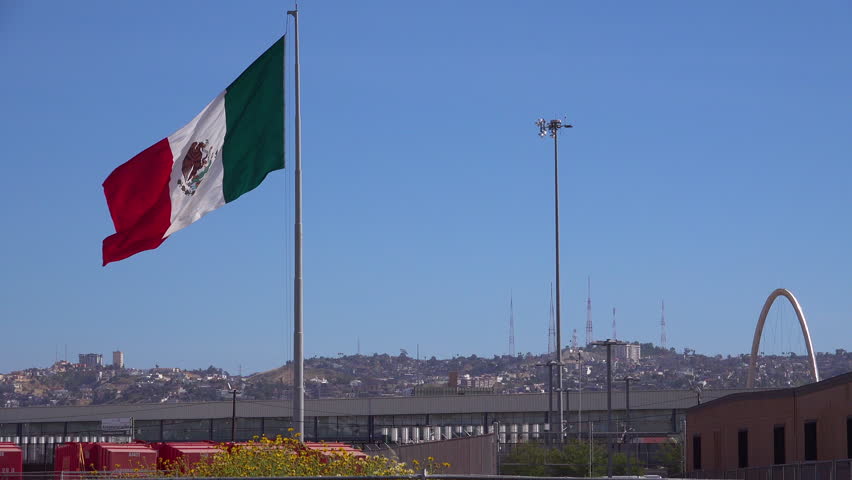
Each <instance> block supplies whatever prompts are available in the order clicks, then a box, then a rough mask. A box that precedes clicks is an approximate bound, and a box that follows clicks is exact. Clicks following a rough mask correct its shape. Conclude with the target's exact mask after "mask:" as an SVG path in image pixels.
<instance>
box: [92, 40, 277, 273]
mask: <svg viewBox="0 0 852 480" xmlns="http://www.w3.org/2000/svg"><path fill="white" fill-rule="evenodd" d="M281 168H284V37H281V38H280V39H279V40H278V41H277V42H275V44H273V45H272V46H271V47H270V48H269V49H268V50H267V51H266V52H264V53H263V55H261V56H260V57H259V58H258V59H257V60H255V61H254V63H252V64H251V65H250V66H249V67H248V69H247V70H246V71H245V72H243V73H242V74H241V75H240V76H239V77H238V78H237V79H236V80H234V82H233V83H232V84H230V85H229V86H228V88H226V89H225V91H224V92H222V93H220V94H219V95H218V96H217V97H216V98H214V99H213V101H212V102H210V103H209V104H208V105H207V106H206V107H204V110H202V111H201V113H199V114H198V115H197V116H196V117H195V118H193V119H192V121H191V122H189V123H188V124H186V126H184V127H183V128H181V129H180V130H178V131H177V132H175V133H173V134H172V135H170V136H168V137H167V138H164V139H162V140H160V141H159V142H157V143H155V144H154V145H152V146H150V147H148V148H147V149H146V150H144V151H143V152H141V153H139V154H138V155H136V156H135V157H133V158H131V159H130V160H129V161H128V162H127V163H125V164H123V165H121V166H120V167H118V168H116V169H115V170H114V171H113V172H112V173H111V174H110V175H109V177H107V179H106V180H105V181H104V184H103V187H104V194H105V195H106V200H107V205H108V206H109V212H110V215H112V221H113V224H114V225H115V232H116V233H115V234H113V235H110V236H109V237H107V238H105V239H104V243H103V262H104V263H103V264H104V265H106V264H108V263H110V262H115V261H118V260H122V259H125V258H127V257H129V256H131V255H134V254H136V253H139V252H141V251H144V250H151V249H154V248H157V247H159V246H160V244H161V243H163V241H165V239H166V238H168V236H169V235H171V234H173V233H174V232H176V231H178V230H180V229H182V228H183V227H186V226H187V225H189V224H191V223H192V222H195V221H196V220H198V219H199V218H201V217H203V216H204V215H205V214H207V213H208V212H211V211H213V210H215V209H217V208H219V207H221V206H222V205H224V204H226V203H229V202H232V201H234V200H236V199H237V198H239V197H240V195H242V194H244V193H246V192H248V191H250V190H252V189H254V188H255V187H257V186H258V185H260V182H262V181H263V179H264V178H266V175H267V174H268V173H269V172H271V171H273V170H278V169H281Z"/></svg>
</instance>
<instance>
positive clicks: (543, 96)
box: [0, 0, 852, 373]
mask: <svg viewBox="0 0 852 480" xmlns="http://www.w3.org/2000/svg"><path fill="white" fill-rule="evenodd" d="M288 7H289V8H292V4H287V3H286V2H280V1H274V2H273V1H267V2H263V1H252V2H212V1H188V2H166V1H156V2H113V1H98V2H94V1H83V2H59V1H56V2H48V1H41V2H28V1H23V0H21V1H8V0H0V59H2V75H0V105H2V111H3V115H2V116H0V132H2V138H3V142H2V144H3V159H2V162H3V167H4V168H3V175H2V176H0V187H2V191H3V192H4V199H5V201H4V202H2V207H0V222H2V225H3V234H2V235H0V250H2V257H0V258H2V263H0V271H2V275H0V321H2V330H3V331H2V348H0V371H9V370H13V369H18V368H24V367H28V366H47V365H49V364H50V363H52V362H53V360H54V358H55V356H56V351H57V349H58V351H59V356H60V357H62V356H63V355H64V349H65V345H67V347H68V353H69V356H70V357H72V358H76V355H77V353H81V352H102V353H104V354H105V356H107V355H108V354H109V352H111V351H112V350H113V349H115V348H119V349H121V350H123V351H124V352H125V353H126V357H127V362H128V364H129V365H130V366H136V367H149V366H153V365H154V364H159V365H162V366H177V367H184V368H194V367H206V366H207V365H209V364H215V365H217V366H221V367H223V368H226V369H228V370H230V371H232V372H236V371H237V369H238V368H239V367H238V366H239V365H242V368H243V372H244V373H248V372H253V371H259V370H265V369H269V368H272V367H274V366H277V365H280V364H281V363H283V361H284V360H286V359H288V358H289V357H290V356H291V354H292V347H291V344H290V342H291V340H290V338H291V334H290V329H291V328H292V327H291V325H292V319H291V317H292V314H291V313H290V311H291V308H292V301H291V299H290V288H291V286H292V281H291V280H290V277H291V273H288V269H291V268H292V260H291V259H290V257H291V253H290V250H291V249H292V243H293V242H292V240H291V239H290V235H292V227H291V226H289V222H292V212H291V210H292V206H293V202H292V200H291V199H290V197H291V195H292V191H291V189H290V187H289V185H290V184H291V183H292V172H289V171H288V172H276V173H274V174H272V175H271V176H270V177H269V179H268V180H267V181H266V182H265V183H264V184H263V185H261V187H260V188H259V189H258V190H256V191H254V192H252V193H250V194H248V195H246V196H244V197H242V198H240V199H239V201H237V202H235V203H234V204H229V205H227V206H225V207H224V208H222V209H220V210H218V211H216V212H214V213H213V214H211V215H208V216H207V217H205V218H204V219H203V220H202V221H200V222H198V223H196V224H194V225H192V226H190V227H188V228H187V229H185V230H182V231H180V232H178V233H177V234H175V235H174V236H172V237H171V238H169V240H168V241H166V242H165V243H164V244H163V246H162V247H160V248H159V249H157V250H155V251H152V252H145V253H142V254H139V255H137V256H135V257H133V258H131V259H128V260H125V261H122V262H119V263H116V264H112V265H109V266H108V267H106V268H102V267H101V266H100V248H101V241H102V239H103V238H104V237H106V236H107V235H109V234H111V233H112V232H113V228H112V224H111V221H110V218H109V214H108V211H107V207H106V204H105V201H104V199H103V193H102V190H101V182H102V181H103V180H104V178H106V176H107V175H108V174H109V173H110V171H112V169H113V168H115V167H117V166H118V165H120V164H121V163H123V162H125V161H126V160H128V159H129V158H131V157H132V156H133V155H135V154H136V153H137V152H138V151H140V150H142V149H144V148H146V147H147V146H149V145H151V144H153V143H154V142H156V141H157V140H159V139H161V138H163V137H165V136H167V135H169V134H171V133H172V132H173V131H175V130H176V129H178V128H179V127H181V126H182V125H184V124H185V123H186V122H187V121H189V120H190V119H191V118H192V117H193V116H195V115H196V114H197V113H198V112H199V111H200V110H201V108H202V107H203V106H204V105H205V104H207V102H209V101H210V100H211V99H212V98H213V97H214V96H216V95H217V94H218V93H219V92H220V91H221V90H222V89H223V88H224V87H225V86H226V85H227V84H228V83H230V82H231V81H232V80H233V79H234V78H235V77H236V76H237V75H238V74H239V73H240V72H241V71H242V70H243V69H244V68H245V67H246V66H247V65H248V64H249V63H250V62H251V61H252V60H253V59H254V58H255V57H256V56H257V55H258V54H260V53H261V52H262V51H263V50H264V49H265V48H266V47H267V46H268V45H269V44H271V43H272V42H273V41H274V40H275V39H276V38H277V37H278V36H279V35H281V34H282V33H283V31H284V11H285V10H286V9H287V8H288ZM300 10H301V20H302V23H301V25H300V27H301V35H302V37H301V41H302V82H303V121H304V125H303V159H304V199H305V210H304V212H305V292H306V293H305V302H306V306H305V324H306V329H305V351H306V354H307V355H308V356H312V355H336V354H337V353H338V352H345V353H354V352H355V350H356V345H357V342H358V339H359V338H360V346H361V352H362V353H372V352H388V353H398V352H399V349H401V348H404V349H407V350H408V351H409V352H410V353H411V354H412V355H413V354H414V351H415V350H416V347H417V345H418V344H419V345H420V351H421V354H423V355H426V356H432V355H436V356H438V357H447V356H451V355H454V354H465V355H467V354H471V353H476V354H478V355H489V356H490V355H493V354H495V353H496V354H503V353H506V352H507V350H508V315H509V311H508V310H509V309H508V305H509V296H510V292H512V295H513V296H514V305H515V317H516V326H515V328H516V331H515V337H516V345H517V350H518V351H521V352H527V351H530V352H542V351H544V350H545V349H546V347H547V338H546V334H547V322H548V313H547V312H548V309H549V288H550V283H551V281H552V278H553V271H552V265H553V257H552V256H553V253H552V251H553V224H552V221H553V219H552V215H553V210H552V143H551V142H550V141H549V140H542V139H540V138H538V136H537V135H536V133H537V130H536V127H535V126H534V124H533V122H534V121H535V119H536V118H538V117H540V116H544V117H547V118H553V117H554V116H562V115H567V116H568V119H569V121H571V122H572V123H573V124H574V125H575V128H574V129H573V130H571V131H566V132H564V133H563V136H562V141H561V143H560V146H561V151H560V153H561V157H560V158H561V165H560V166H561V171H560V174H561V185H562V189H561V195H562V197H561V200H562V212H561V213H562V235H563V236H562V269H563V270H562V271H563V289H562V293H563V343H565V344H567V343H569V342H570V339H571V331H572V330H573V329H575V328H576V329H577V331H578V334H579V338H580V339H581V340H582V339H583V338H584V336H585V335H584V324H585V300H586V277H587V276H588V275H590V276H591V277H592V297H593V303H594V318H595V326H596V328H595V331H596V336H598V337H607V336H610V334H609V332H610V327H609V324H610V311H611V308H612V307H613V306H616V307H617V308H618V322H619V324H618V335H619V337H620V338H626V339H636V340H641V341H655V342H656V341H657V340H658V339H659V336H660V332H659V325H658V324H659V316H660V311H659V310H660V309H659V305H660V300H661V299H663V298H664V299H665V301H666V313H667V320H668V324H669V327H668V338H669V344H670V346H674V347H676V348H678V349H681V348H683V347H685V346H686V347H690V348H694V349H696V350H698V351H699V352H703V353H709V354H715V353H725V354H727V353H741V352H747V351H748V350H749V347H750V342H751V336H752V334H753V331H754V324H755V322H756V320H757V315H758V313H759V311H760V308H761V306H762V303H763V301H764V299H765V298H766V296H767V295H768V294H769V293H770V292H771V291H772V290H773V289H774V288H776V287H778V286H785V287H787V288H790V289H791V290H792V291H793V292H794V293H795V294H796V295H797V296H798V298H799V300H800V301H801V303H802V305H803V307H804V310H805V313H806V315H807V316H808V318H809V321H810V326H811V332H812V335H813V338H814V344H815V347H816V349H817V350H819V351H833V350H834V349H836V348H846V349H849V348H850V347H852V342H850V338H852V335H850V331H852V329H850V316H852V275H850V272H852V250H850V248H852V247H850V246H852V226H851V225H852V222H850V211H852V209H850V206H851V205H852V188H850V181H852V162H850V160H852V153H850V152H852V134H850V127H852V94H850V85H852V62H850V47H852V29H850V28H849V26H850V25H851V24H852V5H850V3H849V2H848V1H822V2H798V1H754V2H736V1H723V2H682V1H654V2H598V1H585V2H579V1H572V2H565V1H541V2H518V1H504V2H498V1H487V2H486V1H476V2H474V1H471V2H457V1H434V0H430V1H428V2H426V1H423V2H399V1H387V2H377V1H367V2H351V1H322V2H320V1H306V2H304V4H303V5H300ZM290 32H291V33H292V25H291V27H290ZM289 48H291V49H292V43H290V44H289ZM291 73H292V71H291ZM288 115H289V117H288V118H292V103H290V105H289V106H288ZM290 138H291V139H292V133H290ZM288 153H292V142H291V143H290V148H288ZM291 159H292V157H291V158H290V160H291ZM779 315H780V314H779ZM785 316H786V317H787V318H791V317H792V314H789V315H788V314H785Z"/></svg>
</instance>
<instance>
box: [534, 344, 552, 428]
mask: <svg viewBox="0 0 852 480" xmlns="http://www.w3.org/2000/svg"><path fill="white" fill-rule="evenodd" d="M554 365H556V362H554V361H553V360H551V361H549V362H547V363H536V364H535V366H536V367H547V423H546V424H545V425H546V426H547V433H546V434H545V436H544V441H545V443H547V444H548V445H550V444H551V443H552V440H551V437H552V436H553V367H554Z"/></svg>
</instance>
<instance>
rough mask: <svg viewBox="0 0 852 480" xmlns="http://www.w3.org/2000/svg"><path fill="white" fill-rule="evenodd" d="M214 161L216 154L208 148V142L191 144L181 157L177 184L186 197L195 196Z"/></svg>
mask: <svg viewBox="0 0 852 480" xmlns="http://www.w3.org/2000/svg"><path fill="white" fill-rule="evenodd" d="M215 159H216V153H215V152H213V149H212V148H210V141H209V140H204V141H203V142H192V145H190V146H189V150H188V151H187V152H186V155H184V157H183V164H182V165H181V178H178V181H177V184H178V186H179V187H180V189H181V191H182V192H183V193H184V194H186V195H195V191H196V190H198V186H199V185H200V184H201V181H202V180H204V176H205V175H207V172H208V171H209V170H210V165H211V164H212V163H213V160H215Z"/></svg>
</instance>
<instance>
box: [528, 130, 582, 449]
mask: <svg viewBox="0 0 852 480" xmlns="http://www.w3.org/2000/svg"><path fill="white" fill-rule="evenodd" d="M535 124H536V126H537V127H538V136H539V137H542V138H544V137H546V136H548V135H550V136H551V137H552V138H553V205H554V209H553V211H554V223H555V227H556V228H555V231H556V259H555V263H556V359H555V360H556V365H558V366H559V384H558V386H557V390H558V391H559V399H558V402H557V408H558V409H559V438H560V442H561V441H562V440H561V439H562V434H563V432H564V431H565V409H564V406H563V404H562V317H561V315H562V308H561V298H562V291H561V290H560V288H559V130H560V129H562V128H573V127H574V126H573V125H569V124H567V123H562V121H561V120H550V121H545V120H544V119H543V118H539V119H538V120H536V122H535Z"/></svg>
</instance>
